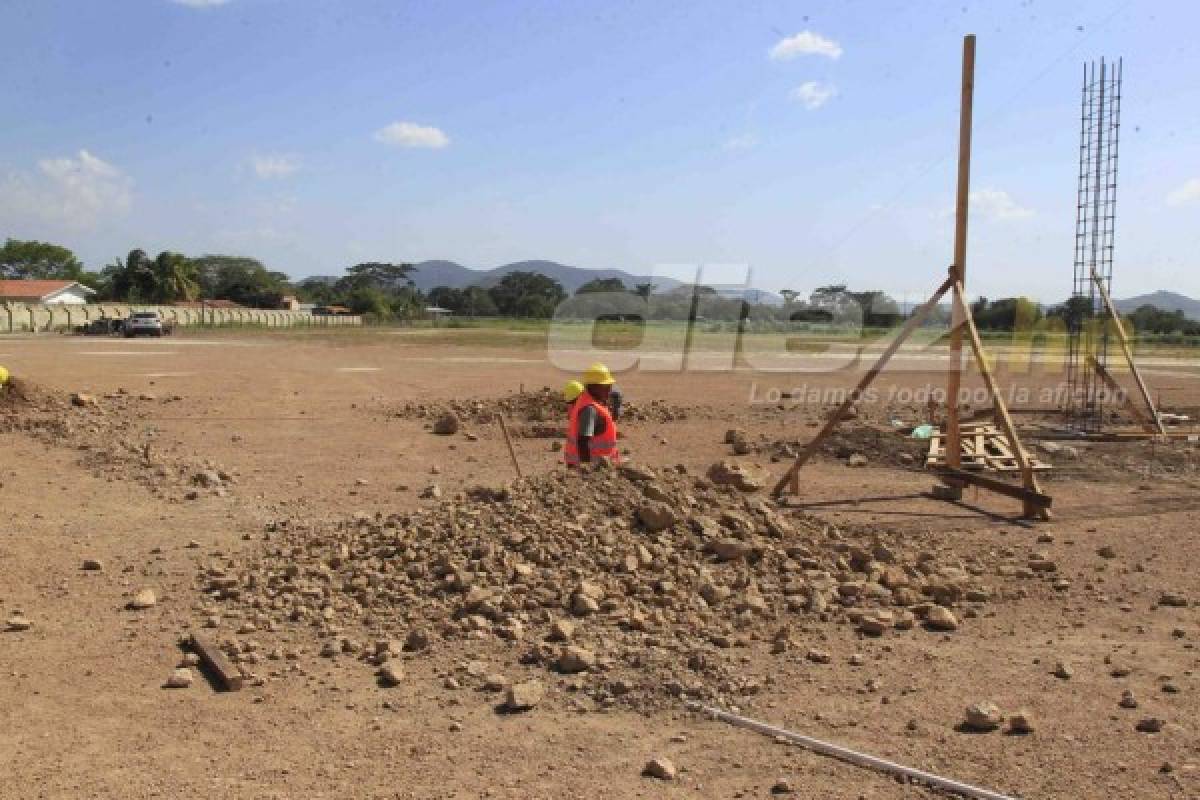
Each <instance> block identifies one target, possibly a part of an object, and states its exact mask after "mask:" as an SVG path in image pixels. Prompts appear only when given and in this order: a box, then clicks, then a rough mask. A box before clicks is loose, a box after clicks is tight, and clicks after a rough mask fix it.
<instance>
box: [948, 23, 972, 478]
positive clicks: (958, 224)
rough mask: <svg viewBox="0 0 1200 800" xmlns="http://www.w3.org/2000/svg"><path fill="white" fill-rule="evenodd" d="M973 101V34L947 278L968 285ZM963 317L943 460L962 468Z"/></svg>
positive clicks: (954, 318)
mask: <svg viewBox="0 0 1200 800" xmlns="http://www.w3.org/2000/svg"><path fill="white" fill-rule="evenodd" d="M974 102H975V35H974V34H968V35H967V36H964V37H963V54H962V97H961V100H960V102H959V108H958V189H957V193H956V196H955V202H954V262H953V263H952V264H951V265H950V277H951V279H952V280H954V281H956V282H957V283H959V284H962V285H964V286H965V285H966V282H967V216H968V215H967V212H968V210H969V207H970V197H971V119H972V116H973V108H974ZM962 325H963V319H962V315H961V314H960V313H959V311H958V307H957V306H955V308H954V310H953V312H952V313H951V320H950V371H949V373H948V374H947V376H946V459H947V462H948V463H949V464H950V466H952V467H958V466H960V465H961V463H962V462H961V458H962V456H961V448H960V446H959V433H958V424H959V419H958V394H959V390H960V389H961V388H962Z"/></svg>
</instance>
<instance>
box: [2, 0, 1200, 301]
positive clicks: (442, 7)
mask: <svg viewBox="0 0 1200 800" xmlns="http://www.w3.org/2000/svg"><path fill="white" fill-rule="evenodd" d="M0 29H3V30H4V31H5V43H6V46H5V48H3V49H0V71H2V74H4V75H5V77H6V79H5V81H4V82H3V83H2V84H0V108H3V109H4V110H5V114H4V116H5V123H6V124H5V125H3V126H0V237H4V236H12V237H15V238H39V239H48V240H51V241H55V242H59V243H62V244H65V245H67V246H69V247H71V248H73V249H74V250H75V251H76V252H77V253H78V254H79V255H80V256H81V257H82V258H83V259H84V260H85V262H86V263H87V264H88V265H89V266H91V267H99V266H101V265H102V264H104V263H106V262H107V261H109V260H111V259H112V258H113V257H114V256H117V255H123V254H124V253H125V252H126V251H128V250H129V249H130V248H131V247H134V246H140V247H143V248H145V249H147V250H155V251H156V250H159V249H174V250H179V251H182V252H185V253H189V254H199V253H204V252H223V253H238V254H245V255H253V256H256V257H259V258H261V259H262V260H263V261H264V262H266V263H267V264H268V265H269V266H271V267H272V268H274V269H279V270H283V271H285V272H288V273H289V274H292V275H293V276H303V275H309V274H333V273H337V272H339V271H340V270H341V268H343V267H345V266H346V265H349V264H352V263H356V262H358V261H364V260H381V261H419V260H424V259H428V258H446V259H451V260H455V261H459V262H461V263H464V264H466V265H468V266H478V267H490V266H495V265H498V264H501V263H505V262H509V261H515V260H521V259H527V258H548V259H553V260H557V261H562V262H565V263H570V264H576V265H579V266H586V267H620V268H625V269H629V270H631V271H635V272H654V271H662V269H663V268H662V267H661V265H664V264H696V263H718V264H748V265H749V267H750V269H751V270H752V275H753V279H752V280H753V283H754V284H755V285H756V286H758V287H761V288H768V289H775V290H777V289H779V288H784V287H787V288H793V289H798V290H800V291H808V290H810V289H812V288H814V287H815V286H818V285H822V284H825V283H830V282H847V283H850V284H851V285H852V286H853V287H855V288H883V289H886V290H888V291H890V292H893V293H894V294H896V295H898V296H903V297H913V296H918V295H920V294H921V293H922V292H925V291H928V290H929V288H931V287H932V286H934V285H935V283H936V282H937V281H938V280H939V279H940V277H941V276H942V275H943V274H944V269H945V265H946V264H947V263H948V262H949V259H950V251H951V239H952V217H951V215H950V214H949V209H950V208H951V206H952V202H953V192H954V167H955V146H956V141H957V114H958V92H959V86H958V76H959V58H960V52H961V37H962V35H963V34H964V33H968V32H973V33H976V34H977V35H978V37H979V41H978V68H977V85H976V138H975V159H974V169H973V176H972V188H973V189H974V190H975V195H974V202H973V205H972V212H973V217H972V226H971V239H970V248H971V249H970V253H969V256H968V266H967V283H968V290H969V292H970V293H972V294H985V295H988V296H991V297H997V296H1009V295H1014V294H1026V295H1030V296H1034V297H1037V298H1040V299H1043V300H1048V301H1052V300H1057V299H1059V298H1061V297H1062V296H1064V295H1065V294H1067V293H1068V292H1069V289H1070V278H1071V256H1072V236H1073V229H1074V197H1075V182H1076V169H1077V166H1076V158H1077V146H1078V113H1079V112H1078V93H1079V84H1080V80H1081V70H1082V62H1083V61H1084V60H1085V59H1091V58H1098V57H1100V56H1108V57H1112V56H1118V55H1120V56H1124V58H1125V98H1124V106H1123V122H1124V129H1123V136H1122V142H1121V174H1120V191H1119V194H1118V211H1119V216H1118V222H1117V247H1116V267H1115V270H1114V274H1115V277H1114V287H1113V288H1114V294H1116V295H1118V296H1129V295H1132V294H1136V293H1139V292H1142V291H1148V290H1153V289H1159V288H1164V289H1173V290H1177V291H1181V292H1184V293H1189V294H1191V295H1193V296H1200V274H1198V272H1197V268H1198V267H1200V253H1198V252H1197V251H1198V250H1200V224H1197V223H1198V222H1200V110H1198V109H1200V81H1197V80H1196V76H1197V75H1200V46H1198V45H1197V37H1196V30H1197V29H1200V6H1198V5H1196V4H1192V3H1186V2H1178V3H1129V2H1111V1H1109V0H1098V2H1096V3H1094V4H1087V5H1084V4H1078V3H1047V2H1032V1H1030V0H1026V1H1025V2H989V3H981V2H970V3H966V2H963V1H962V0H959V1H958V2H951V3H946V2H920V3H893V2H813V3H783V2H779V3H770V2H769V3H718V2H705V1H703V0H702V1H700V2H690V3H683V2H671V1H669V0H668V1H666V2H663V1H659V2H614V3H595V2H587V3H584V2H574V1H560V2H529V3H516V2H508V3H499V2H496V3H465V2H445V3H401V2H382V1H381V0H362V1H358V0H345V1H344V2H334V1H333V0H225V2H218V1H217V0H186V1H182V0H120V1H119V2H116V1H114V2H92V1H84V0H80V1H79V2H60V1H58V0H4V2H0Z"/></svg>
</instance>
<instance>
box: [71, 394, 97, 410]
mask: <svg viewBox="0 0 1200 800" xmlns="http://www.w3.org/2000/svg"><path fill="white" fill-rule="evenodd" d="M71 405H73V406H75V407H77V408H91V407H94V406H98V405H100V401H99V400H97V399H96V398H95V396H94V395H90V394H86V393H84V392H72V393H71Z"/></svg>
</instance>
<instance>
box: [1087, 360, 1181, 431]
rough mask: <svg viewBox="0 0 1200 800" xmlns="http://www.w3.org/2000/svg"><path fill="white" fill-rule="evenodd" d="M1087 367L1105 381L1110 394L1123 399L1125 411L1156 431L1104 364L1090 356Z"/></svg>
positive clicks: (1154, 426)
mask: <svg viewBox="0 0 1200 800" xmlns="http://www.w3.org/2000/svg"><path fill="white" fill-rule="evenodd" d="M1087 365H1088V366H1089V367H1091V368H1092V369H1093V370H1095V371H1096V375H1098V376H1099V377H1100V380H1102V381H1104V385H1105V386H1107V387H1108V390H1109V391H1110V392H1113V393H1114V394H1116V396H1117V397H1120V398H1122V399H1123V401H1124V402H1123V403H1122V404H1121V405H1123V406H1124V407H1125V409H1126V410H1127V411H1128V412H1129V413H1130V414H1132V415H1133V416H1134V418H1135V419H1137V421H1138V422H1140V423H1142V426H1143V427H1145V428H1147V429H1148V430H1154V429H1155V428H1156V427H1157V426H1156V425H1155V424H1154V420H1152V419H1150V418H1149V417H1148V416H1146V412H1145V411H1142V410H1141V409H1140V408H1138V407H1137V405H1136V404H1135V403H1134V402H1133V401H1132V400H1131V399H1130V398H1129V395H1127V394H1126V393H1125V390H1124V389H1122V388H1121V384H1119V383H1117V379H1116V378H1114V377H1113V375H1112V373H1111V372H1109V371H1108V369H1106V368H1105V366H1104V365H1103V364H1101V363H1100V362H1099V361H1097V360H1096V357H1095V356H1092V355H1089V356H1088V357H1087ZM1161 419H1162V418H1161V417H1159V420H1160V421H1161ZM1164 433H1165V431H1164Z"/></svg>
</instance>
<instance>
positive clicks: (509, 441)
mask: <svg viewBox="0 0 1200 800" xmlns="http://www.w3.org/2000/svg"><path fill="white" fill-rule="evenodd" d="M496 419H498V420H500V432H501V433H503V434H504V443H505V444H506V445H508V455H509V458H511V459H512V463H513V469H515V470H516V471H517V480H520V479H521V478H522V477H523V476H522V475H521V463H520V462H519V461H517V451H516V450H514V449H513V443H512V439H511V438H509V435H508V426H507V425H505V424H504V416H503V415H500V416H497V417H496Z"/></svg>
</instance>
